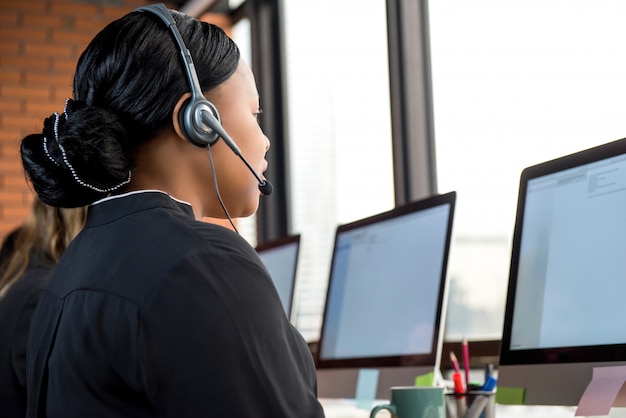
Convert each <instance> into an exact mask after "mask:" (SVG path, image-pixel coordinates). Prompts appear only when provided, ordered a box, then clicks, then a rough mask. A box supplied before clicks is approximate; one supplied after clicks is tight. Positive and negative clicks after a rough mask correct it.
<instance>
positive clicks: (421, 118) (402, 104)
mask: <svg viewBox="0 0 626 418" xmlns="http://www.w3.org/2000/svg"><path fill="white" fill-rule="evenodd" d="M220 3H224V2H217V3H216V4H218V5H219V4H220ZM386 5H387V27H388V50H389V83H390V104H391V128H392V147H393V164H394V192H395V205H396V206H399V205H402V204H406V203H409V202H411V201H415V200H419V199H422V198H425V197H428V196H431V195H434V194H437V193H438V189H437V167H436V158H435V132H434V116H433V93H432V77H431V57H430V31H429V14H428V0H419V1H417V2H416V1H415V0H386ZM221 6H222V7H223V6H224V5H223V4H221ZM329 12H331V13H332V11H329ZM228 15H229V17H230V19H231V22H232V24H235V23H236V22H237V21H239V20H240V19H242V18H248V19H249V20H250V27H251V36H252V40H251V41H252V43H251V45H252V63H251V66H252V68H253V69H254V72H255V74H256V77H257V84H258V89H259V94H260V97H261V107H262V108H263V109H264V113H263V114H262V115H261V118H260V123H261V125H262V126H263V129H264V131H265V133H266V134H267V136H268V137H269V138H271V141H272V146H271V148H270V150H269V152H268V162H269V168H268V173H269V175H268V177H270V178H271V180H272V182H273V183H274V185H275V188H274V193H273V194H272V197H271V199H266V200H264V201H263V202H262V204H261V206H260V209H259V211H258V213H257V241H258V243H263V242H267V241H270V240H273V239H277V238H279V237H281V236H284V235H287V234H288V233H289V232H290V224H291V222H290V219H291V208H290V205H289V200H288V199H287V193H288V192H289V183H290V178H289V171H288V168H287V164H286V156H287V155H289V152H288V151H289V135H288V132H289V130H288V119H289V118H288V112H287V110H288V109H287V106H286V82H285V77H284V74H285V60H284V54H285V47H284V45H285V43H284V29H283V28H284V26H283V5H282V0H245V1H243V2H242V3H241V4H240V5H239V6H238V7H237V8H236V9H233V10H230V11H229V12H228ZM260 51H263V53H261V52H260ZM469 344H470V348H471V350H470V353H471V357H470V363H471V364H470V365H471V367H483V366H486V365H489V364H497V363H498V357H499V353H500V340H471V341H469ZM310 346H311V347H312V349H313V350H314V349H315V347H316V344H315V343H311V344H310ZM450 351H454V352H461V342H460V341H446V340H444V343H443V351H442V352H443V353H449V352H450ZM442 358H443V360H442V367H441V369H442V371H443V370H447V369H449V368H451V366H450V365H449V362H447V361H446V360H445V359H446V358H447V357H445V356H443V357H442ZM444 365H447V367H444Z"/></svg>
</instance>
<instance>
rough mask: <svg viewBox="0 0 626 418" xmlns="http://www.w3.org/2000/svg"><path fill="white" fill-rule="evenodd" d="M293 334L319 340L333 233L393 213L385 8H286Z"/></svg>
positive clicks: (347, 3)
mask: <svg viewBox="0 0 626 418" xmlns="http://www.w3.org/2000/svg"><path fill="white" fill-rule="evenodd" d="M283 3H284V20H285V48H286V49H285V59H286V67H287V71H286V74H287V77H288V79H287V92H288V97H287V107H288V115H289V141H290V143H289V147H290V150H289V151H290V153H289V161H288V164H289V171H290V185H291V187H290V195H289V199H290V205H291V207H292V216H293V219H292V220H291V224H292V229H293V232H298V233H300V234H302V244H301V245H302V246H301V252H300V256H301V258H300V261H299V266H298V281H299V282H298V286H297V289H296V292H297V295H298V296H297V300H296V309H297V311H296V312H297V318H296V326H297V327H298V329H299V330H300V331H301V332H302V334H303V336H304V337H305V338H306V339H307V340H308V341H315V340H317V339H318V338H319V331H320V326H321V319H322V313H323V312H322V311H323V308H324V301H325V298H326V285H327V281H328V274H329V270H330V257H331V251H332V246H333V238H334V233H335V229H336V227H337V225H338V224H341V223H347V222H350V221H353V220H357V219H360V218H363V217H366V216H370V215H373V214H375V213H379V212H382V211H385V210H389V209H391V208H393V206H394V192H393V170H392V153H391V122H390V109H389V75H388V59H387V56H388V54H387V29H386V10H385V2H384V1H381V0H320V1H316V2H314V3H311V2H303V1H299V0H284V1H283Z"/></svg>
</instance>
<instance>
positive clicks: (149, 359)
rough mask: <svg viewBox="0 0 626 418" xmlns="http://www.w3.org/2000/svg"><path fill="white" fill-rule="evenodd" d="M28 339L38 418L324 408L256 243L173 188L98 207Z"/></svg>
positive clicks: (287, 413) (32, 412)
mask: <svg viewBox="0 0 626 418" xmlns="http://www.w3.org/2000/svg"><path fill="white" fill-rule="evenodd" d="M28 349H29V351H28V360H27V378H28V379H27V381H28V392H29V395H28V396H29V398H28V416H30V417H40V416H48V417H64V418H72V417H80V418H83V417H134V418H141V417H268V418H270V417H271V418H280V417H323V411H322V408H321V406H320V404H319V402H318V401H317V396H316V380H315V368H314V364H313V360H312V357H311V354H310V352H309V351H308V347H307V345H306V342H305V341H304V339H303V338H302V336H301V335H300V334H299V333H298V331H297V330H296V329H295V328H294V327H293V326H292V325H291V324H290V323H289V320H288V318H287V317H286V315H285V313H284V311H283V308H282V305H281V303H280V299H279V297H278V293H277V292H276V289H275V287H274V285H273V283H272V281H271V279H270V277H269V275H268V273H267V271H266V270H265V268H264V267H263V264H262V263H261V261H260V260H259V258H258V256H257V255H256V253H255V251H254V249H253V248H252V247H251V246H250V245H249V244H248V243H247V242H246V241H245V240H244V239H243V238H241V237H240V236H239V235H237V234H236V233H234V232H232V231H230V230H228V229H226V228H223V227H220V226H217V225H211V224H207V223H204V222H198V221H196V220H195V219H194V216H193V212H192V210H191V207H190V206H189V205H187V204H185V203H181V202H177V201H175V200H173V199H172V198H171V197H169V196H168V195H166V194H164V193H161V192H141V193H130V194H127V195H123V196H119V197H115V198H111V199H105V200H104V201H101V202H99V203H97V204H95V205H93V206H91V207H90V208H89V213H88V217H87V224H86V227H85V229H84V230H83V231H82V232H81V233H80V234H79V235H78V237H77V238H76V239H75V240H74V241H73V242H72V244H71V245H70V247H69V248H68V249H67V250H66V252H65V253H64V255H63V257H62V258H61V261H60V262H59V264H58V266H57V268H56V269H55V271H54V272H53V274H52V276H51V277H50V281H49V285H48V288H47V289H46V290H44V291H43V293H42V296H41V298H40V301H39V305H38V306H37V309H36V311H35V313H34V316H33V320H32V322H31V331H30V334H29V345H28Z"/></svg>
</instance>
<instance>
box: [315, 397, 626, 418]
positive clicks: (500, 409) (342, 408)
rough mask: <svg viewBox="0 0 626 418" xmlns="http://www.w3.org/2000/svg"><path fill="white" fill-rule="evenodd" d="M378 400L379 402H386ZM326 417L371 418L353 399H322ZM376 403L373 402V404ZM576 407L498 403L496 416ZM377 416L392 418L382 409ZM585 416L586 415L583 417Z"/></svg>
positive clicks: (617, 417) (536, 417)
mask: <svg viewBox="0 0 626 418" xmlns="http://www.w3.org/2000/svg"><path fill="white" fill-rule="evenodd" d="M384 402H385V401H378V402H377V403H384ZM320 403H321V404H322V406H323V407H324V412H325V413H326V418H369V416H370V413H369V410H365V409H359V408H357V407H356V403H355V401H354V400H353V399H320ZM373 405H374V404H372V406H373ZM575 413H576V407H566V406H526V405H524V406H517V405H496V418H574V414H575ZM607 417H609V418H626V408H613V409H611V413H610V414H609V415H607ZM376 418H391V414H389V412H387V411H381V412H379V413H378V415H376ZM583 418H584V417H583Z"/></svg>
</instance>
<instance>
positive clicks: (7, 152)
mask: <svg viewBox="0 0 626 418" xmlns="http://www.w3.org/2000/svg"><path fill="white" fill-rule="evenodd" d="M20 143H21V137H20V139H18V137H17V136H16V137H15V140H13V141H11V142H7V143H4V144H2V146H0V155H1V156H2V158H10V159H18V160H19V159H20Z"/></svg>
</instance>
